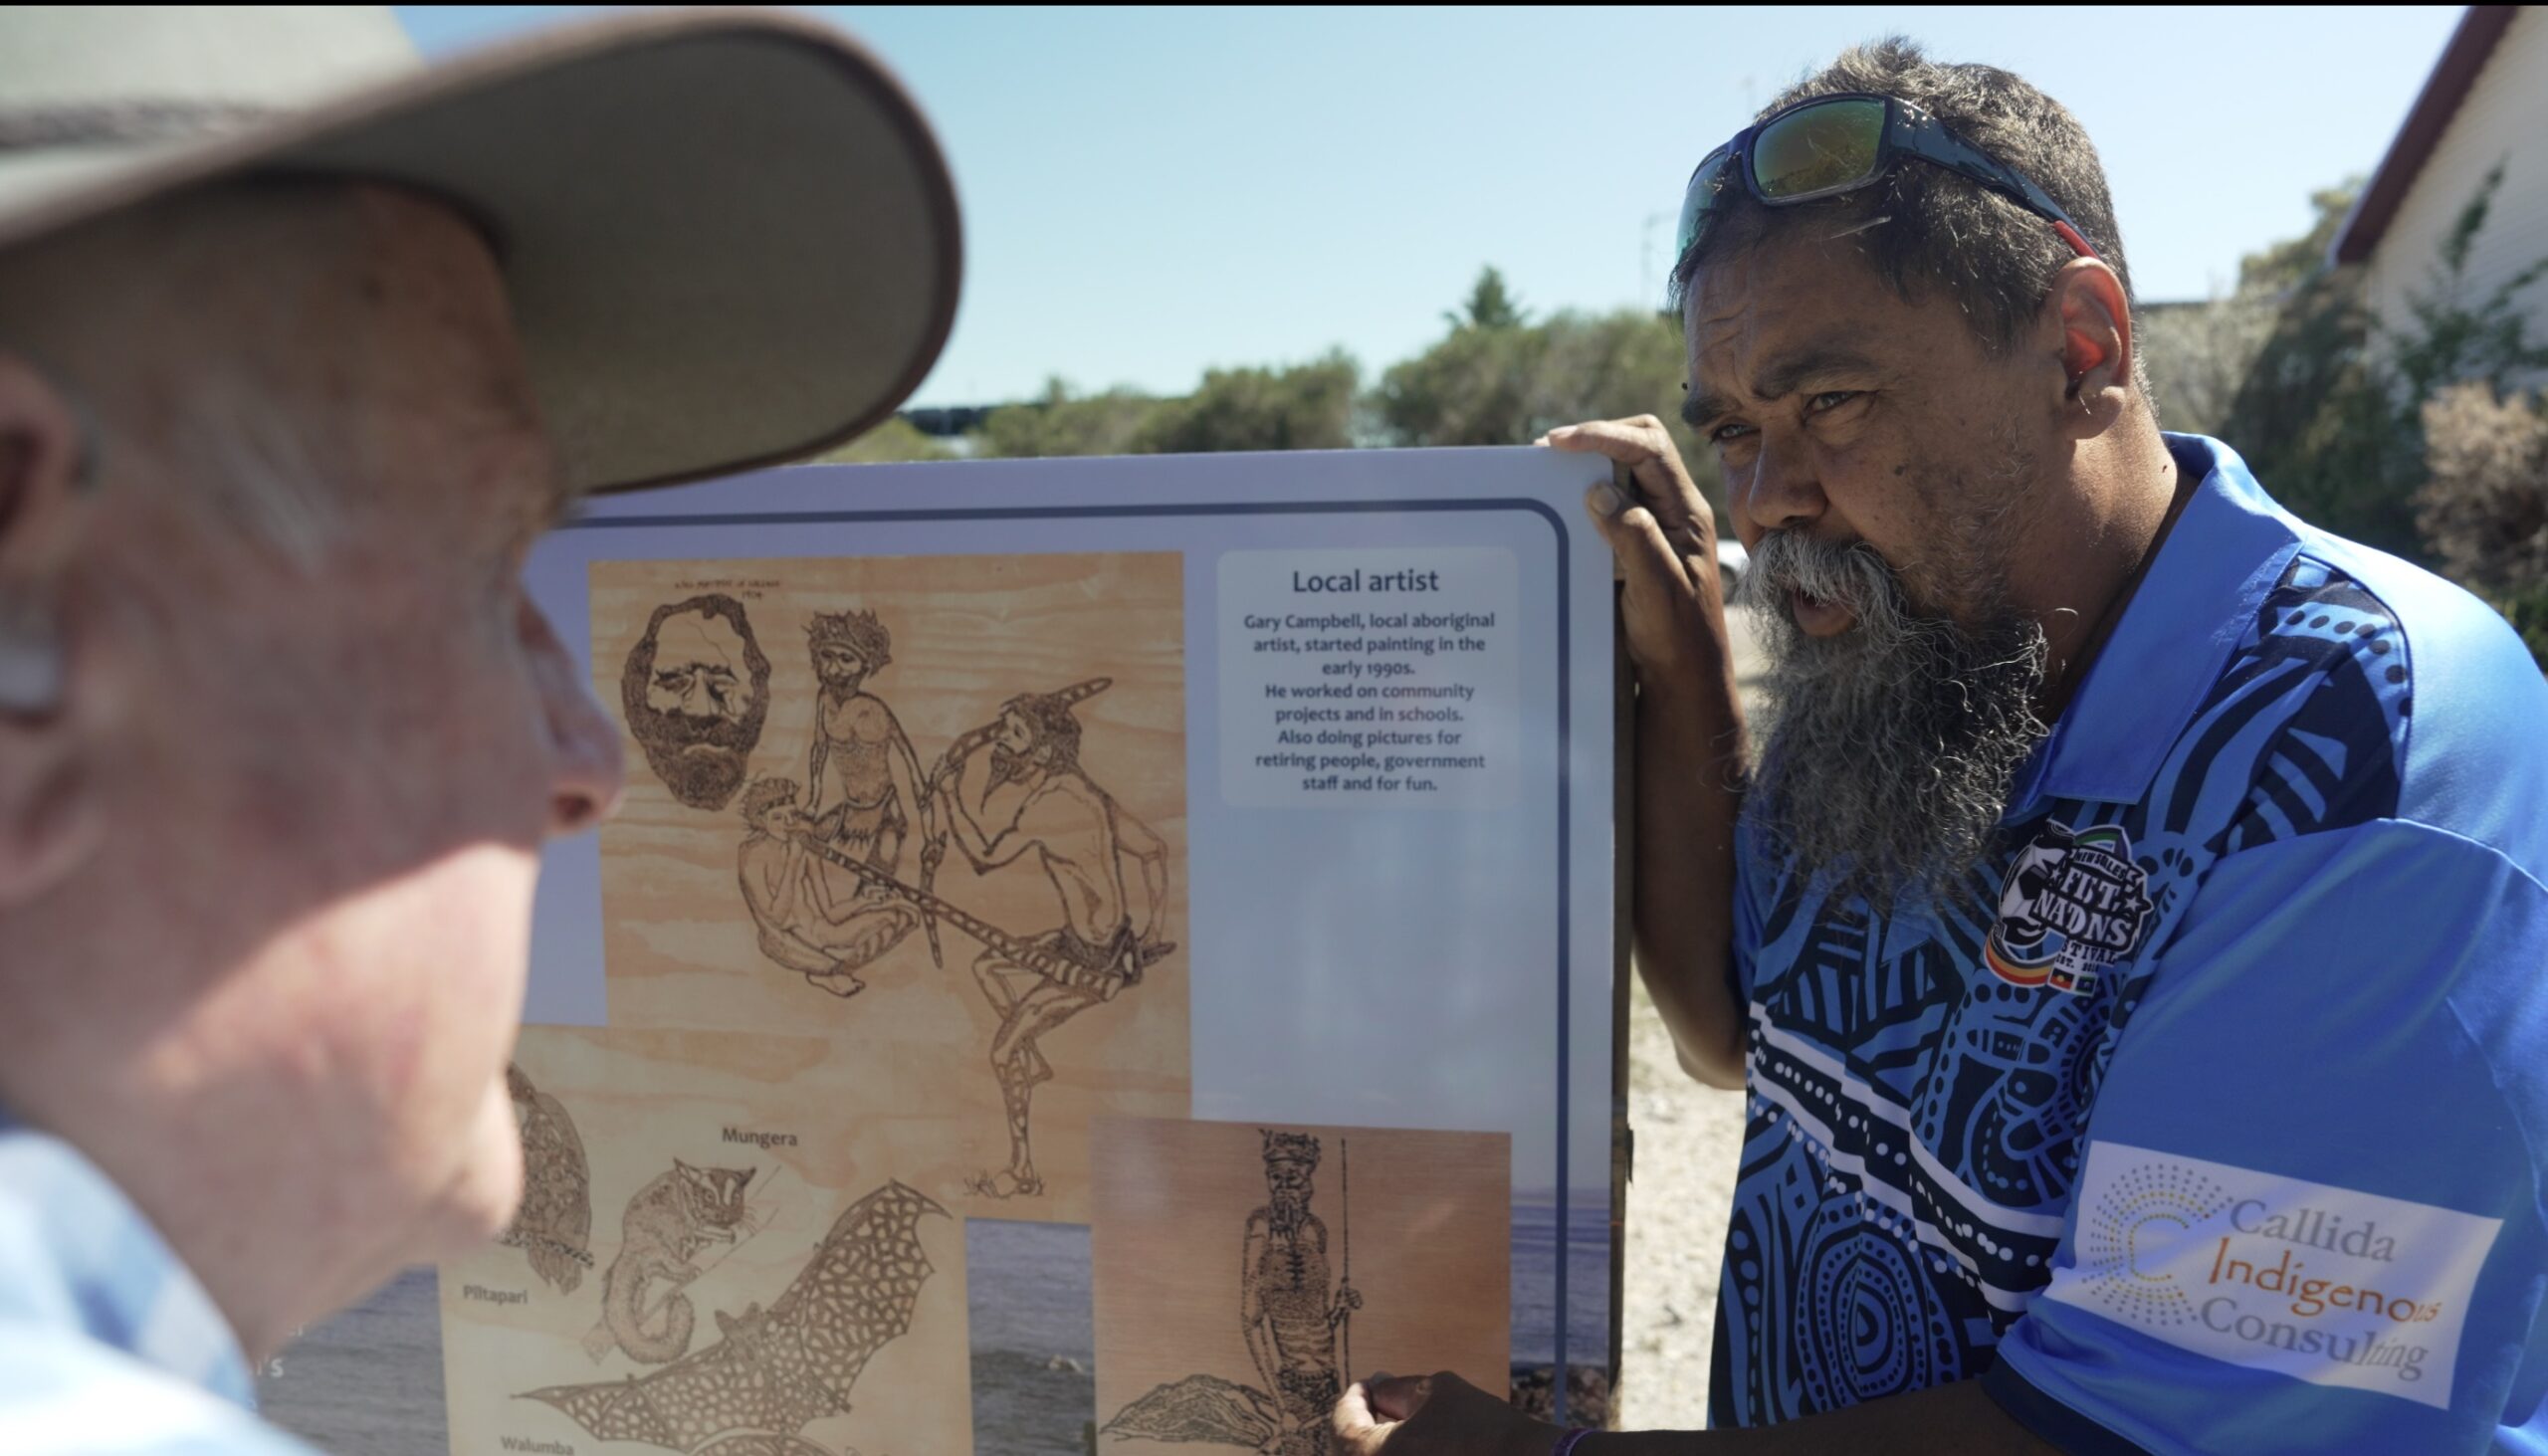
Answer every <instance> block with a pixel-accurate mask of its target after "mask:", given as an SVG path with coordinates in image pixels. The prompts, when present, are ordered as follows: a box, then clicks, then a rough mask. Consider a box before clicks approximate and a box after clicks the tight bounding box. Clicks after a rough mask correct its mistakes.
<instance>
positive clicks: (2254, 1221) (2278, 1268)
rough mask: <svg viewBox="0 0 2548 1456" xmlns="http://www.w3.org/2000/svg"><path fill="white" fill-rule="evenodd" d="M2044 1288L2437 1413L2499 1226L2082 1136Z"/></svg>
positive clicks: (2152, 1326) (2272, 1365)
mask: <svg viewBox="0 0 2548 1456" xmlns="http://www.w3.org/2000/svg"><path fill="white" fill-rule="evenodd" d="M2077 1206H2078V1210H2079V1223H2078V1233H2077V1236H2076V1237H2077V1242H2076V1244H2075V1246H2074V1248H2075V1254H2074V1258H2075V1259H2076V1263H2075V1264H2074V1265H2073V1266H2072V1267H2070V1268H2066V1269H2061V1268H2056V1269H2054V1270H2053V1272H2052V1283H2051V1285H2050V1287H2049V1288H2047V1289H2046V1290H2045V1298H2048V1299H2053V1300H2058V1301H2060V1302H2061V1303H2063V1304H2068V1305H2076V1306H2078V1307H2079V1308H2080V1309H2083V1310H2089V1311H2093V1312H2095V1313H2096V1314H2099V1315H2103V1316H2105V1317H2106V1318H2107V1319H2109V1320H2116V1321H2120V1322H2121V1323H2123V1324H2126V1325H2129V1326H2131V1327H2132V1328H2134V1329H2135V1330H2139V1331H2141V1332H2142V1333H2143V1334H2145V1335H2148V1336H2150V1337H2152V1338H2153V1339H2156V1340H2164V1341H2166V1342H2167V1343H2168V1344H2170V1345H2173V1346H2176V1347H2177V1348H2179V1349H2180V1350H2188V1351H2192V1352H2195V1353H2197V1354H2205V1355H2210V1356H2212V1357H2213V1358H2214V1359H2219V1360H2227V1361H2229V1362H2230V1363H2231V1364H2238V1365H2247V1366H2249V1367H2251V1368H2255V1369H2262V1370H2279V1371H2281V1372H2282V1373H2284V1374H2286V1375H2292V1376H2295V1377H2297V1378H2299V1379H2303V1380H2307V1381H2309V1382H2310V1383H2312V1384H2317V1385H2341V1386H2344V1387H2346V1388H2348V1389H2353V1390H2369V1391H2373V1392H2375V1393H2377V1394H2381V1395H2396V1396H2399V1397H2401V1398H2403V1399H2407V1400H2413V1401H2416V1402H2418V1403H2420V1404H2424V1405H2431V1406H2436V1407H2445V1408H2446V1407H2447V1406H2448V1405H2449V1404H2450V1385H2451V1377H2452V1375H2453V1374H2454V1373H2455V1372H2456V1369H2457V1366H2458V1362H2459V1336H2460V1331H2461V1327H2462V1326H2463V1325H2464V1324H2465V1323H2466V1321H2467V1318H2468V1299H2469V1295H2470V1293H2471V1292H2472V1291H2473V1290H2474V1289H2475V1288H2476V1284H2477V1271H2478V1269H2479V1267H2480V1266H2482V1265H2483V1264H2484V1263H2485V1262H2486V1253H2487V1251H2488V1250H2489V1249H2491V1248H2493V1247H2494V1243H2495V1234H2496V1233H2497V1231H2498V1230H2500V1229H2501V1228H2502V1226H2503V1223H2502V1220H2500V1219H2494V1218H2479V1217H2477V1216H2476V1215H2474V1214H2469V1213H2461V1212H2458V1211H2456V1210H2454V1209H2449V1208H2437V1207H2435V1206H2434V1205H2432V1204H2430V1203H2415V1202H2410V1201H2408V1200H2407V1199H2404V1198H2384V1197H2382V1196H2380V1195H2379V1194H2376V1193H2364V1192H2359V1191H2356V1190H2355V1189H2352V1188H2337V1187H2330V1186H2329V1185H2327V1184H2325V1183H2313V1182H2310V1181H2308V1180H2306V1179H2303V1178H2285V1177H2276V1176H2274V1175H2273V1174H2271V1173H2262V1172H2257V1171H2255V1170H2254V1169H2252V1168H2243V1167H2233V1166H2231V1165H2230V1164H2228V1163H2220V1162H2210V1161H2207V1160H2205V1159H2203V1158H2199V1157H2180V1156H2177V1155H2176V1154H2174V1153H2168V1152H2153V1151H2150V1150H2149V1149H2147V1148H2143V1147H2132V1146H2127V1145H2126V1144H2121V1143H2104V1142H2097V1143H2091V1144H2088V1165H2087V1168H2086V1170H2085V1171H2083V1172H2082V1173H2081V1174H2080V1177H2079V1192H2078V1205H2077Z"/></svg>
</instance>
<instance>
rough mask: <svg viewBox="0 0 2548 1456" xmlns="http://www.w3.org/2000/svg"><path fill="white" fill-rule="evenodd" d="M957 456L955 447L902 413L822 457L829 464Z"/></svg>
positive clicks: (890, 462) (871, 463) (865, 463)
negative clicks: (923, 430)
mask: <svg viewBox="0 0 2548 1456" xmlns="http://www.w3.org/2000/svg"><path fill="white" fill-rule="evenodd" d="M955 458H956V452H955V451H953V450H950V449H949V448H947V447H946V446H945V445H942V444H940V443H939V442H938V441H936V440H933V439H931V438H929V437H928V436H927V435H924V434H922V433H921V432H920V431H919V430H917V429H914V428H913V427H912V422H911V421H909V420H907V419H904V418H903V417H902V416H900V415H896V416H895V417H894V418H892V419H890V420H887V421H886V422H885V423H883V424H881V425H878V426H877V427H876V428H875V429H872V430H870V431H868V432H867V433H866V434H864V435H861V436H859V437H858V438H857V439H855V440H852V441H850V442H849V443H848V444H846V445H841V446H837V447H835V448H833V449H832V450H831V451H830V452H829V453H828V454H825V455H823V456H821V457H820V459H821V460H822V461H823V463H825V464H829V465H888V464H895V463H898V462H902V461H912V460H954V459H955Z"/></svg>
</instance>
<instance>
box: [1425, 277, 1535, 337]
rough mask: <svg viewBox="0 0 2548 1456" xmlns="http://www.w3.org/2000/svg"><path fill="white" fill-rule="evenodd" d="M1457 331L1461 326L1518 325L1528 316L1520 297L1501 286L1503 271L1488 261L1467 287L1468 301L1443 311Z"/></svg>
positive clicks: (1444, 316)
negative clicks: (1469, 286) (1472, 283)
mask: <svg viewBox="0 0 2548 1456" xmlns="http://www.w3.org/2000/svg"><path fill="white" fill-rule="evenodd" d="M1442 317H1443V319H1444V320H1445V321H1447V322H1448V323H1449V324H1450V325H1451V327H1452V328H1453V329H1454V330H1455V331H1456V330H1458V329H1463V328H1519V327H1521V326H1522V325H1523V324H1524V323H1527V322H1529V321H1530V320H1529V319H1528V318H1527V317H1525V316H1524V314H1523V312H1522V304H1521V301H1520V300H1518V299H1516V298H1514V297H1513V295H1512V294H1511V293H1509V292H1507V291H1506V289H1505V287H1504V275H1503V273H1502V272H1501V271H1499V270H1497V269H1496V268H1494V267H1493V266H1492V265H1490V266H1489V267H1488V268H1487V269H1486V270H1485V271H1484V272H1482V273H1480V274H1479V275H1478V276H1477V282H1476V284H1474V285H1473V286H1471V288H1470V289H1469V301H1468V303H1466V304H1464V305H1462V306H1461V307H1460V308H1457V309H1454V310H1452V311H1450V312H1447V313H1444V314H1443V315H1442Z"/></svg>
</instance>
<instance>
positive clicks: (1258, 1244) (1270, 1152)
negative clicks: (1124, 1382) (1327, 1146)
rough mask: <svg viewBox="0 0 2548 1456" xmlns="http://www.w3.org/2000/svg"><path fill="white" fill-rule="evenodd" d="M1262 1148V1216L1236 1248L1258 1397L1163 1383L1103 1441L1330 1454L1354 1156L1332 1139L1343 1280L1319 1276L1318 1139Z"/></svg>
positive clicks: (1114, 1422)
mask: <svg viewBox="0 0 2548 1456" xmlns="http://www.w3.org/2000/svg"><path fill="white" fill-rule="evenodd" d="M1258 1133H1259V1136H1260V1137H1262V1138H1263V1139H1264V1156H1265V1193H1266V1200H1265V1203H1264V1204H1263V1206H1261V1207H1259V1208H1257V1209H1256V1210H1254V1211H1253V1212H1251V1213H1249V1214H1248V1215H1247V1226H1246V1230H1245V1232H1244V1233H1243V1234H1242V1235H1241V1236H1240V1244H1239V1305H1238V1312H1239V1328H1240V1330H1241V1332H1242V1333H1243V1334H1244V1335H1245V1336H1246V1339H1247V1352H1248V1357H1249V1358H1250V1359H1251V1360H1253V1361H1254V1362H1255V1365H1256V1377H1257V1378H1258V1379H1259V1380H1262V1381H1263V1382H1264V1384H1263V1386H1262V1387H1259V1386H1256V1385H1244V1384H1240V1383H1238V1382H1237V1381H1234V1380H1229V1379H1225V1378H1223V1377H1221V1376H1219V1375H1215V1374H1211V1373H1208V1372H1207V1373H1202V1374H1194V1375H1188V1376H1186V1377H1185V1378H1184V1379H1181V1380H1172V1381H1169V1382H1168V1383H1167V1384H1164V1385H1160V1386H1158V1387H1156V1388H1154V1389H1152V1390H1151V1391H1150V1392H1149V1393H1148V1394H1145V1395H1142V1396H1141V1397H1139V1398H1137V1399H1135V1400H1133V1401H1131V1402H1129V1403H1127V1404H1126V1405H1125V1406H1124V1408H1123V1409H1121V1410H1119V1411H1117V1412H1116V1413H1115V1415H1114V1418H1113V1419H1111V1420H1109V1421H1107V1423H1106V1424H1105V1426H1104V1427H1103V1428H1102V1433H1103V1434H1105V1435H1109V1436H1113V1437H1116V1438H1118V1439H1119V1440H1144V1441H1159V1442H1163V1443H1168V1444H1189V1445H1191V1444H1211V1445H1222V1446H1236V1447H1238V1448H1239V1449H1241V1450H1243V1451H1251V1452H1255V1453H1256V1456H1327V1452H1328V1450H1329V1442H1330V1439H1331V1437H1330V1434H1329V1425H1328V1421H1329V1416H1330V1413H1331V1412H1332V1411H1333V1410H1334V1409H1335V1407H1336V1400H1337V1397H1338V1396H1339V1395H1340V1394H1342V1393H1343V1391H1344V1388H1345V1381H1344V1375H1345V1372H1346V1371H1348V1370H1351V1369H1352V1368H1353V1367H1354V1355H1353V1338H1354V1312H1355V1311H1357V1310H1360V1309H1361V1308H1363V1295H1362V1291H1360V1290H1358V1289H1356V1288H1355V1287H1354V1203H1353V1192H1352V1184H1351V1182H1350V1181H1349V1178H1350V1171H1349V1170H1350V1169H1351V1167H1352V1166H1353V1164H1352V1161H1351V1159H1352V1155H1353V1149H1352V1144H1350V1143H1349V1142H1348V1140H1346V1139H1343V1138H1339V1139H1337V1153H1338V1159H1337V1160H1338V1162H1339V1163H1340V1164H1341V1167H1340V1172H1346V1173H1347V1177H1340V1179H1339V1182H1340V1183H1341V1184H1342V1185H1343V1187H1342V1188H1341V1190H1340V1191H1341V1198H1340V1205H1339V1214H1338V1220H1337V1221H1338V1235H1339V1237H1338V1246H1339V1247H1338V1252H1339V1253H1340V1254H1341V1255H1342V1256H1343V1262H1344V1277H1343V1278H1341V1279H1339V1280H1338V1281H1337V1282H1336V1284H1335V1285H1334V1286H1333V1288H1331V1287H1330V1285H1329V1283H1328V1280H1329V1273H1328V1269H1329V1266H1328V1231H1327V1221H1326V1220H1325V1219H1323V1218H1321V1217H1319V1215H1318V1213H1317V1212H1316V1210H1314V1209H1313V1208H1312V1207H1311V1206H1310V1202H1311V1199H1312V1197H1313V1196H1314V1195H1315V1194H1316V1192H1317V1187H1316V1177H1317V1173H1318V1164H1319V1153H1320V1146H1319V1140H1318V1139H1317V1138H1316V1137H1315V1136H1313V1135H1311V1134H1308V1133H1282V1132H1276V1131H1275V1130H1273V1129H1271V1128H1265V1129H1260V1130H1258Z"/></svg>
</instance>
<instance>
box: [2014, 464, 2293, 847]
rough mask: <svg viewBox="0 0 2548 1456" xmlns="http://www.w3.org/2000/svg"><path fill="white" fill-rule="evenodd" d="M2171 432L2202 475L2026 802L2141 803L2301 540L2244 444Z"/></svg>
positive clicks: (2024, 794) (2023, 796) (2038, 766)
mask: <svg viewBox="0 0 2548 1456" xmlns="http://www.w3.org/2000/svg"><path fill="white" fill-rule="evenodd" d="M2161 438H2162V439H2164V440H2165V441H2166V442H2167V445H2168V453H2169V454H2171V455H2173V456H2174V457H2176V462H2177V469H2178V470H2179V471H2181V472H2183V473H2185V474H2187V475H2191V476H2194V477H2196V478H2197V479H2198V480H2199V481H2200V482H2201V484H2199V485H2198V486H2197V487H2196V488H2195V493H2194V496H2193V499H2191V500H2189V501H2188V502H2186V509H2185V510H2184V511H2183V512H2181V513H2179V514H2178V517H2177V521H2176V524H2175V525H2174V526H2172V527H2171V528H2170V529H2169V531H2168V534H2167V537H2166V538H2165V539H2164V540H2162V541H2161V542H2160V544H2159V553H2158V556H2157V557H2156V559H2154V560H2152V561H2151V563H2150V569H2149V570H2148V571H2147V572H2145V573H2144V574H2143V575H2142V578H2141V585H2140V586H2139V588H2138V589H2136V590H2135V591H2134V592H2133V594H2132V600H2131V602H2130V603H2129V604H2127V605H2126V606H2125V608H2124V612H2123V617H2122V619H2121V620H2120V621H2118V622H2117V623H2116V624H2115V629H2114V632H2113V634H2112V635H2111V636H2109V637H2107V639H2106V645H2105V647H2104V648H2103V649H2102V650H2101V651H2099V652H2098V653H2097V656H2096V660H2095V661H2094V662H2092V663H2090V664H2089V666H2088V675H2087V677H2086V678H2085V679H2084V680H2083V681H2082V682H2081V683H2080V685H2079V691H2078V692H2077V693H2076V694H2074V695H2073V696H2072V697H2071V700H2070V706H2069V707H2068V709H2066V710H2065V711H2064V712H2063V713H2062V715H2061V721H2060V722H2059V723H2057V724H2055V725H2054V726H2053V729H2052V734H2051V736H2050V738H2048V739H2047V740H2046V741H2045V743H2044V745H2043V747H2042V749H2041V750H2040V751H2039V752H2038V753H2037V754H2036V757H2035V761H2034V765H2033V766H2034V773H2033V775H2032V781H2031V782H2030V783H2028V784H2026V785H2025V787H2024V789H2023V790H2022V791H2021V792H2020V794H2019V795H2018V800H2019V802H2021V803H2029V804H2030V803H2031V802H2033V801H2034V800H2035V799H2037V798H2038V797H2042V796H2046V795H2048V796H2050V797H2054V798H2065V799H2094V800H2098V801H2100V802H2105V803H2134V802H2137V801H2138V800H2139V799H2140V798H2141V796H2142V795H2143V794H2145V793H2147V792H2148V791H2149V787H2150V781H2151V779H2152V778H2153V777H2154V776H2155V775H2156V774H2157V773H2158V771H2159V766H2160V764H2161V763H2162V762H2163V761H2164V760H2165V759H2166V757H2167V753H2168V750H2169V749H2170V748H2171V747H2172V746H2173V745H2174V744H2175V742H2176V740H2177V736H2178V733H2179V732H2180V731H2181V730H2182V729H2183V728H2184V726H2185V724H2186V722H2187V721H2188V720H2189V719H2191V718H2192V717H2193V716H2194V714H2195V712H2196V710H2197V709H2198V708H2199V707H2200V706H2201V704H2202V701H2203V695H2204V694H2205V693H2206V692H2208V691H2209V690H2210V689H2211V687H2212V685H2213V683H2214V682H2215V681H2216V680H2217V679H2219V677H2220V676H2221V669H2222V665H2223V664H2224V663H2226V662H2228V661H2229V659H2230V651H2231V650H2232V649H2234V648H2235V647H2236V646H2237V645H2238V641H2239V639H2240V638H2241V637H2243V636H2244V635H2245V634H2246V632H2247V630H2248V628H2249V627H2251V626H2252V625H2253V624H2254V622H2255V620H2256V613H2257V611H2258V610H2259V609H2261V608H2262V606H2263V605H2264V599H2265V596H2266V594H2267V593H2269V592H2271V591H2272V590H2273V588H2274V583H2276V582H2277V581H2280V580H2281V579H2282V574H2283V572H2284V570H2285V569H2287V568H2288V567H2289V566H2290V564H2291V558H2292V556H2293V554H2294V553H2295V552H2297V551H2298V550H2299V547H2300V535H2299V530H2298V527H2297V522H2295V521H2294V520H2292V519H2291V518H2290V517H2289V516H2287V515H2285V514H2284V513H2283V510H2282V508H2281V507H2279V506H2276V505H2275V504H2274V503H2273V501H2272V499H2271V498H2270V497H2268V496H2266V495H2265V492H2264V488H2263V487H2262V486H2260V485H2258V484H2257V483H2256V478H2255V476H2254V475H2252V474H2250V473H2249V472H2248V470H2247V465H2246V462H2245V461H2242V460H2240V459H2239V458H2238V455H2237V452H2235V451H2233V450H2231V449H2230V447H2229V446H2227V445H2224V444H2222V443H2221V442H2220V441H2218V440H2214V439H2210V438H2207V437H2205V436H2202V435H2163V436H2161Z"/></svg>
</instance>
